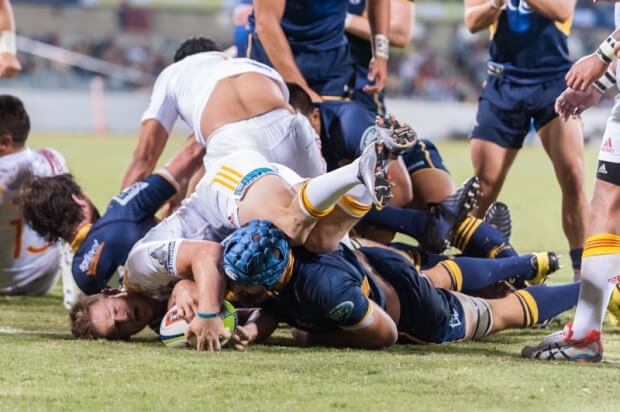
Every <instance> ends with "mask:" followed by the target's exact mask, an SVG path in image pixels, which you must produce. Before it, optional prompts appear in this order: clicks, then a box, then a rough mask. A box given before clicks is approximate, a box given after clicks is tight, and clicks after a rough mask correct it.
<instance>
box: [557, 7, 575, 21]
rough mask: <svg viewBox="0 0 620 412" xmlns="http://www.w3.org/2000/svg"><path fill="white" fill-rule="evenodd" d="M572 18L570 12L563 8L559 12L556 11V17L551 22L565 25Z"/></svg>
mask: <svg viewBox="0 0 620 412" xmlns="http://www.w3.org/2000/svg"><path fill="white" fill-rule="evenodd" d="M572 16H573V13H572V10H570V9H569V8H565V7H564V8H562V9H561V10H558V11H557V12H556V15H555V17H553V20H555V21H556V22H558V23H561V24H565V23H568V22H569V21H570V19H571V18H572Z"/></svg>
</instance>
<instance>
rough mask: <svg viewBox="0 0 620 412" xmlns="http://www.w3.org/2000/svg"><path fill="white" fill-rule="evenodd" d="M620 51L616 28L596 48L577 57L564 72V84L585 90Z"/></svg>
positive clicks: (619, 31)
mask: <svg viewBox="0 0 620 412" xmlns="http://www.w3.org/2000/svg"><path fill="white" fill-rule="evenodd" d="M619 51H620V29H616V30H615V31H614V32H613V33H611V34H610V35H609V37H607V39H605V40H604V41H603V42H602V43H601V45H600V46H599V47H598V49H597V50H596V51H595V52H594V53H592V54H589V55H587V56H585V57H582V58H581V59H579V60H578V61H577V62H576V63H575V64H574V65H573V67H571V69H570V70H569V71H568V73H566V84H567V86H568V87H570V88H571V89H575V90H578V91H581V92H584V91H586V89H588V87H590V86H591V85H592V84H593V83H594V82H595V81H596V80H597V79H599V78H600V77H601V76H603V74H604V73H605V71H606V70H607V68H608V67H609V65H610V64H611V63H613V62H614V61H615V60H616V59H617V57H616V56H617V54H618V52H619Z"/></svg>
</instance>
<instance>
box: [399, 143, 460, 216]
mask: <svg viewBox="0 0 620 412" xmlns="http://www.w3.org/2000/svg"><path fill="white" fill-rule="evenodd" d="M402 159H403V161H404V163H405V165H406V167H407V171H408V172H409V178H410V180H411V186H412V190H413V204H412V206H413V207H420V208H421V207H426V205H427V204H428V203H438V202H440V201H442V200H443V199H445V198H446V197H447V196H448V195H450V194H451V193H452V192H453V191H454V189H455V186H454V182H453V181H452V177H451V176H450V173H449V172H448V169H447V168H446V166H445V164H444V161H443V158H442V157H441V154H440V153H439V150H438V149H437V147H436V146H435V145H434V144H433V142H431V141H430V140H426V139H420V140H418V141H417V142H416V144H415V145H414V147H413V148H412V149H411V150H409V151H408V152H406V153H405V154H403V156H402Z"/></svg>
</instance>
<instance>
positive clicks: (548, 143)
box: [538, 117, 584, 183]
mask: <svg viewBox="0 0 620 412" xmlns="http://www.w3.org/2000/svg"><path fill="white" fill-rule="evenodd" d="M538 134H539V135H540V139H541V141H542V144H543V147H544V148H545V151H546V152H547V154H548V155H549V158H550V159H551V162H552V163H553V167H554V169H555V172H556V175H557V176H558V180H559V181H560V182H561V183H562V182H564V181H566V182H567V183H568V182H574V181H575V180H580V181H583V168H584V166H583V133H582V127H581V120H579V119H576V118H570V119H568V120H567V121H564V120H562V119H560V118H559V117H556V118H554V119H553V120H551V121H550V122H549V123H547V124H546V125H545V126H544V127H543V128H542V129H540V130H539V131H538Z"/></svg>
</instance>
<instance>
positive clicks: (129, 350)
mask: <svg viewBox="0 0 620 412" xmlns="http://www.w3.org/2000/svg"><path fill="white" fill-rule="evenodd" d="M180 142H181V141H180V139H175V140H173V141H172V145H171V146H174V147H178V145H179V144H180ZM30 144H31V146H33V147H43V146H53V147H55V148H57V149H59V150H61V151H62V152H63V153H64V154H65V156H66V158H67V160H68V162H69V165H70V167H71V169H72V170H73V173H74V174H75V175H76V176H77V177H78V179H79V180H80V182H81V183H82V184H83V186H84V188H85V190H86V191H87V193H89V194H90V195H91V196H92V198H93V200H94V202H95V203H96V204H97V205H98V206H100V207H104V206H105V204H106V203H107V201H108V200H109V199H110V197H111V196H112V195H113V194H115V193H116V191H117V190H118V188H119V185H120V180H121V177H122V175H123V173H124V170H125V167H126V165H127V163H128V161H129V158H130V156H131V152H132V150H133V146H134V144H135V140H134V139H133V138H131V137H129V136H106V137H93V136H82V135H80V136H64V137H61V136H51V135H36V136H33V137H32V139H31V141H30ZM440 148H441V150H442V153H443V155H444V157H445V159H446V162H447V164H448V165H449V167H450V169H451V171H452V173H453V175H454V176H455V179H456V180H458V181H461V180H463V179H464V178H465V177H467V176H468V175H469V174H470V172H471V166H470V161H469V151H468V148H467V146H466V144H464V143H444V144H440ZM171 153H172V152H171V151H168V152H167V154H166V155H164V158H165V159H167V158H168V157H169V155H170V154H171ZM586 158H587V159H586V160H587V161H586V168H587V169H586V170H587V175H588V179H587V180H588V183H589V184H590V186H591V183H592V180H593V176H594V170H595V169H594V164H595V160H594V159H595V150H594V149H588V151H587V155H586ZM590 186H589V187H590ZM502 199H503V200H504V201H506V202H507V203H508V204H509V205H510V206H511V209H512V212H513V222H514V230H513V233H514V235H513V240H514V242H513V243H514V244H515V246H516V247H517V249H518V250H521V251H523V252H526V251H533V250H545V249H553V250H557V251H559V252H561V253H562V254H563V255H564V256H568V254H567V251H566V249H567V246H566V241H565V239H564V236H563V234H562V231H561V226H560V202H559V199H560V198H559V190H558V188H557V184H556V183H555V179H554V177H553V174H552V170H551V167H550V164H549V162H548V161H547V159H546V158H545V156H544V154H543V153H542V149H541V148H540V147H531V148H529V147H528V148H526V149H524V150H523V152H522V153H521V155H520V157H519V159H518V160H517V162H516V164H515V166H514V168H513V171H512V173H511V176H510V179H509V181H508V182H507V185H506V187H505V191H504V194H503V196H502ZM564 265H565V269H564V270H563V271H562V273H561V275H560V276H558V277H557V279H560V280H568V279H569V278H570V273H569V269H567V268H568V267H569V266H570V263H569V261H568V258H565V259H564ZM567 319H568V315H566V316H564V317H563V319H562V320H563V321H564V320H567ZM557 327H558V325H554V326H553V327H552V330H553V329H556V328H557ZM546 333H549V330H525V331H506V332H503V333H500V334H497V335H494V336H491V337H488V338H486V339H484V341H483V342H475V343H471V342H468V343H459V344H447V345H441V346H437V345H430V346H397V347H394V348H391V349H389V350H385V351H378V352H369V351H359V350H329V349H312V350H309V349H297V348H294V347H292V341H291V339H290V338H289V335H288V333H287V330H286V329H284V328H283V329H280V330H279V331H278V332H277V335H276V336H275V337H274V338H272V339H271V340H270V341H269V342H268V344H266V345H258V346H255V347H252V348H250V349H249V350H248V351H247V352H245V353H236V352H233V351H230V350H226V351H224V352H223V353H220V354H208V353H196V352H193V351H189V350H168V349H166V348H164V347H163V345H161V344H159V342H158V341H157V340H155V338H154V335H153V334H152V333H150V332H145V333H143V334H141V335H140V336H139V337H138V338H136V339H135V340H134V341H132V342H129V343H121V342H105V341H96V342H87V341H76V340H73V339H70V337H69V333H68V330H67V316H66V311H65V310H64V308H63V307H62V305H61V297H60V288H59V287H56V288H55V289H54V292H53V293H52V294H51V295H50V296H48V297H45V298H39V299H34V298H20V297H11V298H6V297H5V298H0V409H2V410H20V411H21V410H50V409H54V410H57V409H66V410H69V409H70V410H178V409H181V410H206V411H210V410H234V411H242V410H243V411H254V410H261V411H272V410H287V411H290V410H295V411H322V410H351V411H359V410H365V411H366V410H368V411H384V410H403V411H405V410H406V411H409V410H418V411H427V410H442V411H443V410H446V411H451V410H453V411H479V410H532V411H534V410H538V411H589V410H596V411H607V410H610V411H611V410H618V408H619V406H618V401H620V392H619V389H620V385H619V384H618V370H619V359H620V331H618V330H614V329H612V328H611V327H610V328H607V330H606V350H607V361H606V362H605V363H603V364H600V365H566V364H558V363H555V364H546V363H535V362H530V361H527V360H522V359H520V358H519V357H518V353H519V351H520V349H521V347H522V346H523V345H524V344H526V343H531V342H535V341H538V340H539V339H541V338H542V337H543V336H544V335H545V334H546Z"/></svg>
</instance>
